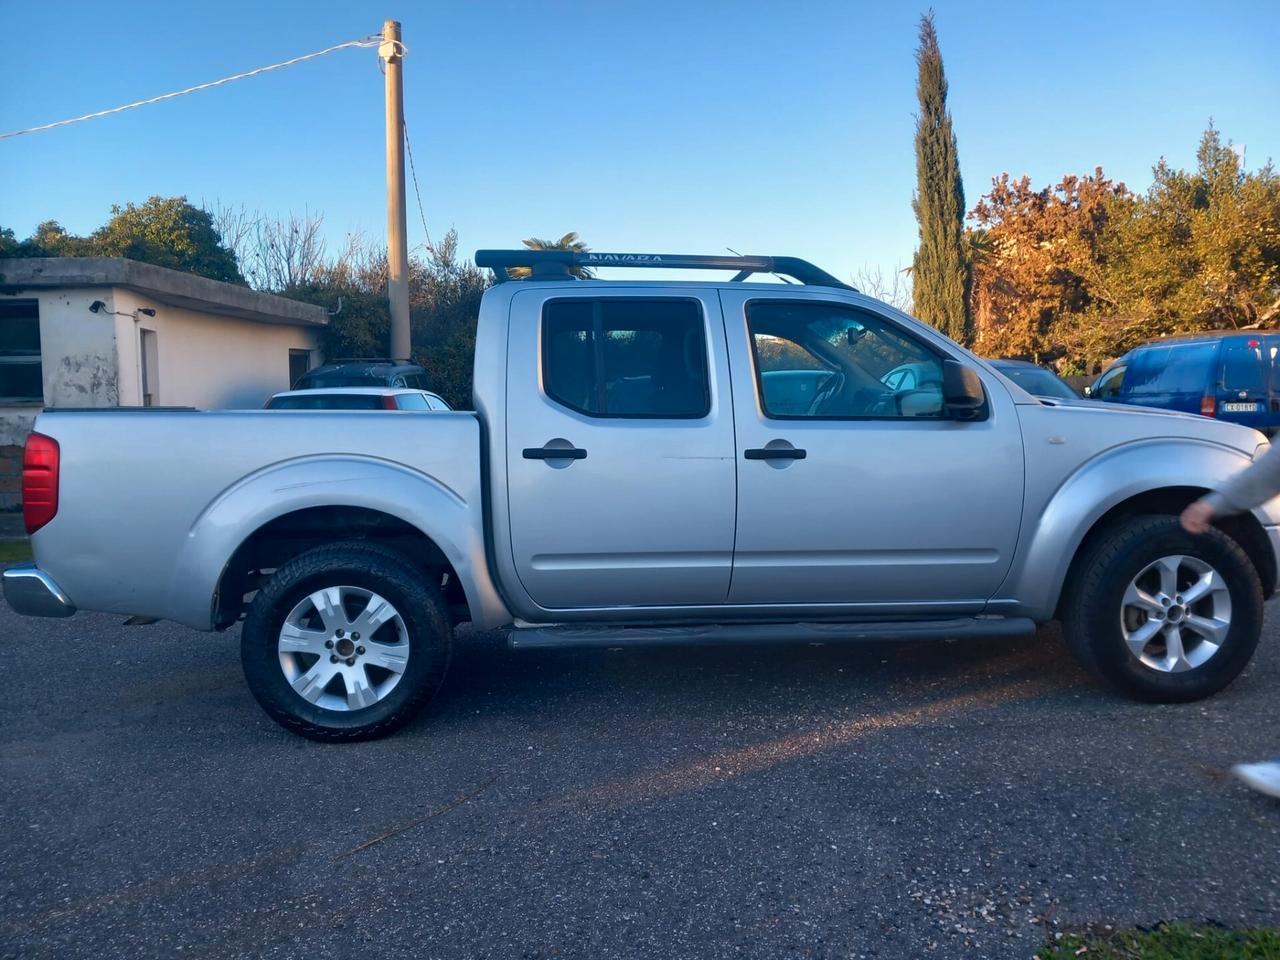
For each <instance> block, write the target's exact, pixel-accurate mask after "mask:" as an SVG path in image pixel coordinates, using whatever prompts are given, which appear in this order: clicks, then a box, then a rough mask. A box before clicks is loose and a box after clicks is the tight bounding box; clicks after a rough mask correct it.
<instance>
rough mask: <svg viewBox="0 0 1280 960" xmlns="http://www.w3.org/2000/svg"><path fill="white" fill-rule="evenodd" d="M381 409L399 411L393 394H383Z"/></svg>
mask: <svg viewBox="0 0 1280 960" xmlns="http://www.w3.org/2000/svg"><path fill="white" fill-rule="evenodd" d="M382 409H383V410H399V409H400V408H399V407H398V406H396V396H395V394H394V393H387V394H383V397H382Z"/></svg>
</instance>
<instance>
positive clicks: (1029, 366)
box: [991, 360, 1080, 400]
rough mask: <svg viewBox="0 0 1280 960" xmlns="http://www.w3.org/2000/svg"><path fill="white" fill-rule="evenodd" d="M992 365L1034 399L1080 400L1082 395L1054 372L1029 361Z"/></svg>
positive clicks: (995, 362) (993, 362)
mask: <svg viewBox="0 0 1280 960" xmlns="http://www.w3.org/2000/svg"><path fill="white" fill-rule="evenodd" d="M991 365H992V366H993V367H995V368H996V369H997V370H999V371H1000V372H1001V373H1003V374H1004V375H1005V376H1006V377H1008V378H1009V379H1010V380H1012V381H1013V382H1014V383H1016V384H1017V385H1018V386H1020V387H1021V388H1022V389H1023V390H1025V391H1027V393H1029V394H1031V395H1032V396H1033V397H1048V398H1049V399H1050V400H1079V399H1080V394H1078V393H1076V392H1075V390H1073V389H1072V388H1071V384H1069V383H1067V381H1065V380H1063V379H1062V378H1061V377H1059V376H1058V375H1057V374H1056V373H1054V372H1053V371H1052V370H1047V369H1045V368H1044V367H1040V366H1037V365H1036V364H1034V363H1031V362H1030V361H1028V360H992V361H991Z"/></svg>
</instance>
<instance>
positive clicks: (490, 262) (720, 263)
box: [476, 250, 854, 290]
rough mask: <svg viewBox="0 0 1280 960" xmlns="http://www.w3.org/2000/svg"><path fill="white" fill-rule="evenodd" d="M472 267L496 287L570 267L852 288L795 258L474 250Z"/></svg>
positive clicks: (562, 273)
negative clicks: (716, 273) (484, 271)
mask: <svg viewBox="0 0 1280 960" xmlns="http://www.w3.org/2000/svg"><path fill="white" fill-rule="evenodd" d="M476 266H477V267H488V268H489V269H491V270H492V271H493V273H494V276H495V277H496V278H497V281H498V282H499V283H502V282H503V281H504V280H509V279H511V278H510V277H509V276H508V275H507V270H508V269H509V268H511V267H527V268H528V269H529V271H530V274H531V276H530V279H531V280H563V279H564V278H566V277H569V276H572V274H571V273H570V270H571V269H572V268H574V267H633V268H652V269H656V270H736V271H737V273H735V274H734V275H733V277H732V278H731V279H732V280H733V281H735V282H739V281H742V280H746V279H747V278H748V277H750V276H752V275H753V274H757V273H772V274H775V275H777V276H779V277H784V278H785V277H791V278H792V279H793V280H798V281H799V282H800V283H802V284H806V285H812V286H819V287H838V288H839V289H841V290H853V289H854V287H852V286H850V285H849V284H847V283H844V282H843V281H841V280H837V279H836V278H835V277H833V276H832V275H831V274H829V273H827V271H825V270H823V269H821V268H819V267H815V266H814V265H813V264H812V263H810V262H809V261H808V260H801V259H800V258H798V257H720V256H712V257H708V256H696V255H689V254H678V253H589V252H588V253H579V252H577V251H574V250H477V251H476Z"/></svg>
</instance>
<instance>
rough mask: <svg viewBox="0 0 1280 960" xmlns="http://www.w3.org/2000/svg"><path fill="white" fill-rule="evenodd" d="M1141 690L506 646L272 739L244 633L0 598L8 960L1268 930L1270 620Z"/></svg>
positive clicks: (1275, 894) (769, 948)
mask: <svg viewBox="0 0 1280 960" xmlns="http://www.w3.org/2000/svg"><path fill="white" fill-rule="evenodd" d="M1278 612H1280V611H1277V609H1275V605H1274V604H1273V605H1272V608H1271V611H1270V614H1271V615H1270V620H1269V623H1268V635H1267V638H1266V640H1265V641H1264V646H1263V649H1262V651H1261V652H1260V654H1259V657H1258V659H1257V660H1256V661H1255V663H1254V665H1253V667H1252V668H1251V670H1250V672H1249V673H1248V674H1246V676H1245V677H1244V678H1243V679H1242V680H1240V681H1238V682H1237V684H1236V685H1235V686H1234V687H1233V688H1232V689H1230V690H1228V691H1227V692H1226V693H1224V694H1222V695H1220V696H1218V697H1217V698H1215V699H1214V700H1212V701H1210V702H1208V703H1204V704H1195V705H1191V706H1186V707H1176V708H1175V707H1144V706H1138V705H1135V704H1131V703H1127V702H1125V701H1122V700H1119V699H1117V698H1116V697H1114V696H1113V695H1111V694H1110V693H1108V692H1106V691H1104V690H1102V689H1099V688H1098V687H1096V686H1094V685H1093V684H1092V683H1091V682H1090V681H1088V680H1087V679H1086V678H1085V677H1084V676H1082V675H1081V673H1080V672H1079V671H1078V670H1077V669H1076V668H1075V667H1074V666H1073V665H1072V664H1070V663H1069V662H1068V659H1067V655H1066V652H1065V650H1064V649H1063V648H1062V646H1061V645H1060V641H1059V640H1058V638H1057V636H1056V634H1055V633H1053V632H1052V631H1046V632H1044V633H1043V634H1042V635H1041V636H1040V637H1038V638H1037V639H1036V640H1035V641H1018V642H999V643H981V644H970V645H914V644H913V645H909V646H876V647H825V648H819V647H801V648H791V649H787V648H753V649H724V648H721V649H704V650H661V651H652V650H651V651H628V652H608V651H593V652H581V653H577V654H570V653H566V652H553V651H543V652H521V653H518V654H517V653H512V652H509V651H507V650H506V649H505V647H504V646H503V645H502V643H501V640H500V638H498V637H490V636H485V637H475V636H466V637H464V638H463V639H464V641H465V643H464V645H463V647H462V653H461V654H460V656H459V657H458V659H457V661H456V665H455V668H454V670H453V672H452V674H451V676H450V679H449V680H448V682H447V683H446V686H445V688H444V690H443V692H442V695H441V698H440V700H439V701H438V703H437V705H436V706H435V707H434V709H432V710H431V711H430V712H429V713H428V715H426V716H424V717H423V718H422V720H421V721H419V722H418V723H416V724H415V725H413V726H412V727H411V728H410V729H408V730H406V731H404V732H402V733H401V734H399V735H398V736H396V737H394V738H392V739H390V740H386V741H382V742H380V743H372V744H362V745H355V746H343V747H329V746H320V745H317V744H312V743H308V742H306V741H303V740H300V739H297V738H295V737H292V736H290V735H289V734H286V733H285V732H283V731H282V730H280V729H278V728H277V727H275V726H274V725H273V724H272V723H271V722H270V721H268V720H267V719H266V718H265V717H264V716H263V715H262V714H261V713H260V712H259V710H258V708H257V706H256V705H255V704H254V702H253V701H252V700H251V699H250V696H249V694H248V692H247V691H246V689H245V687H244V685H243V683H242V680H241V676H240V668H239V665H238V662H237V655H236V647H237V644H236V637H235V636H234V635H230V636H226V635H224V636H207V635H202V634H197V633H192V632H190V631H186V630H182V629H179V628H175V627H172V626H166V625H157V626H153V627H141V628H139V627H134V628H123V627H121V626H119V618H109V617H103V616H84V615H82V616H79V617H76V618H74V619H72V620H69V621H50V622H39V621H30V620H22V619H20V618H17V617H15V616H14V615H13V614H12V613H10V612H9V611H8V610H7V608H3V609H0V636H3V641H2V642H3V644H4V648H5V652H6V656H5V658H4V660H3V661H0V688H2V689H3V691H4V692H3V700H2V701H0V702H3V711H2V714H0V716H2V717H3V723H2V724H0V799H2V800H3V814H4V815H3V818H2V819H0V896H2V897H3V900H2V903H3V910H2V911H0V956H4V957H9V956H15V957H16V956H21V957H24V958H26V957H33V958H34V957H59V958H64V957H65V958H71V957H116V956H129V957H145V956H182V957H219V958H222V957H233V956H265V957H308V958H318V957H342V956H352V955H356V954H357V953H363V954H364V955H367V956H378V957H405V958H409V957H413V958H418V957H460V958H461V957H466V958H476V957H502V958H506V957H515V958H541V957H586V958H592V960H597V958H609V957H660V958H664V960H666V958H676V957H697V958H708V957H722V956H744V957H862V956H866V957H880V958H884V957H918V956H927V955H929V954H930V952H931V951H935V950H936V954H937V955H939V956H964V957H1016V958H1029V957H1030V956H1031V955H1032V954H1033V953H1034V949H1035V946H1036V945H1037V944H1038V943H1040V942H1041V941H1042V937H1043V936H1044V932H1043V931H1044V927H1043V926H1042V924H1043V923H1045V922H1046V918H1047V921H1048V922H1049V923H1052V922H1055V921H1056V922H1058V923H1060V924H1062V925H1064V926H1070V925H1080V924H1084V923H1087V922H1091V921H1114V922H1119V923H1122V924H1134V923H1149V922H1152V921H1155V920H1158V919H1161V918H1188V919H1201V920H1203V919H1210V920H1217V921H1221V922H1223V923H1227V924H1250V925H1276V924H1280V854H1278V852H1277V851H1278V850H1280V804H1277V803H1274V802H1271V801H1267V800H1266V799H1264V798H1261V797H1258V796H1254V795H1252V794H1250V793H1248V792H1246V791H1245V790H1244V789H1243V788H1242V787H1240V786H1238V785H1236V784H1235V783H1234V782H1233V781H1232V780H1231V779H1229V778H1228V777H1227V776H1226V775H1225V774H1224V771H1225V769H1226V767H1227V766H1228V765H1229V764H1230V763H1231V762H1232V761H1234V760H1236V759H1238V758H1251V757H1258V756H1264V755H1268V754H1269V753H1275V752H1277V751H1278V750H1280V620H1278V618H1277V613H1278Z"/></svg>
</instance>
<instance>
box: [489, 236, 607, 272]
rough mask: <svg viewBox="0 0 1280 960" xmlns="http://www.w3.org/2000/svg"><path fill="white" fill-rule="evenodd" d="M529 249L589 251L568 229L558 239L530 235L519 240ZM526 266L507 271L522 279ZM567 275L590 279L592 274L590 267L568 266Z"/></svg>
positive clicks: (526, 269)
mask: <svg viewBox="0 0 1280 960" xmlns="http://www.w3.org/2000/svg"><path fill="white" fill-rule="evenodd" d="M520 242H521V243H523V244H524V245H525V246H526V247H528V248H529V249H530V250H571V251H573V252H574V253H587V252H588V251H590V249H591V248H590V247H588V246H587V245H586V244H585V243H583V241H582V238H580V237H579V236H578V234H577V233H576V232H575V231H572V230H571V231H569V232H568V233H566V234H565V235H564V236H563V237H561V238H560V239H559V240H541V239H539V238H538V237H530V238H529V239H528V240H521V241H520ZM529 272H530V271H529V268H528V267H512V268H511V269H510V270H508V271H507V273H508V274H509V275H510V276H511V277H512V278H513V279H516V280H522V279H524V278H526V277H528V276H529ZM569 275H570V276H573V277H577V278H578V279H579V280H590V279H591V278H592V277H593V276H594V274H593V273H592V272H591V268H590V267H570V268H569Z"/></svg>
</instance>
